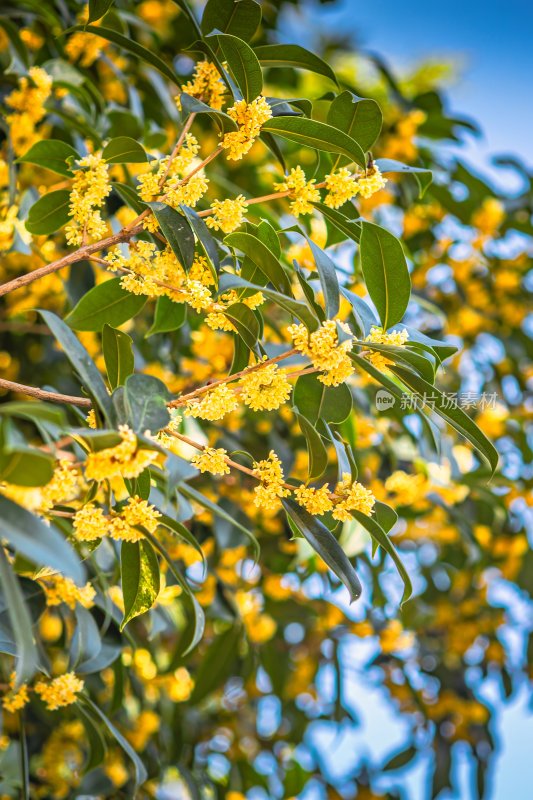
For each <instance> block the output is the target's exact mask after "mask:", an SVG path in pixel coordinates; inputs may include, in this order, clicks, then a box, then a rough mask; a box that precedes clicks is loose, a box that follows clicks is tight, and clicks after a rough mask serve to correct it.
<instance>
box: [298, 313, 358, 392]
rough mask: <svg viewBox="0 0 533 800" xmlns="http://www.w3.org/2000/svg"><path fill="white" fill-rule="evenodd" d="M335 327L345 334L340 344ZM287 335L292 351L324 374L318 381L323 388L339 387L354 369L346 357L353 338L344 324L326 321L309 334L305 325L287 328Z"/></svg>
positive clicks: (331, 320) (330, 320)
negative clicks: (299, 354)
mask: <svg viewBox="0 0 533 800" xmlns="http://www.w3.org/2000/svg"><path fill="white" fill-rule="evenodd" d="M337 326H339V327H340V329H341V330H342V331H343V333H345V334H346V338H345V339H344V340H343V341H339V330H338V327H337ZM288 332H289V334H290V336H291V338H292V340H293V343H294V346H295V348H296V349H297V350H298V351H299V352H300V353H302V354H303V355H305V356H307V357H308V358H310V359H311V361H312V363H313V366H315V367H316V368H317V369H318V370H321V371H323V373H324V374H323V375H319V378H318V379H319V381H321V382H322V383H324V384H325V385H326V386H338V385H339V384H340V383H342V382H343V381H345V380H346V378H348V377H349V376H350V375H352V373H353V371H354V368H353V365H352V362H351V360H350V357H349V355H348V353H349V352H350V350H351V349H352V346H353V337H352V333H351V331H350V329H349V327H348V326H347V325H346V324H345V323H343V322H336V321H335V320H333V319H328V320H326V321H325V322H323V323H322V325H321V326H320V328H318V329H317V330H316V331H313V332H312V333H309V331H308V330H307V328H306V327H305V326H304V325H290V326H289V328H288Z"/></svg>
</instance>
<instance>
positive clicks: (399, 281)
mask: <svg viewBox="0 0 533 800" xmlns="http://www.w3.org/2000/svg"><path fill="white" fill-rule="evenodd" d="M361 227H362V233H361V244H360V252H361V266H362V269H363V275H364V278H365V283H366V286H367V289H368V292H369V294H370V297H371V298H372V301H373V303H374V305H375V306H376V308H377V311H378V314H379V318H380V320H381V324H382V325H383V328H384V329H385V330H387V329H388V328H390V327H391V325H395V324H396V323H397V322H400V321H401V319H402V317H403V315H404V314H405V310H406V308H407V305H408V303H409V298H410V296H411V279H410V277H409V270H408V269H407V262H406V260H405V255H404V252H403V249H402V246H401V244H400V242H399V241H398V239H397V238H396V236H393V235H392V233H390V232H389V231H388V230H386V229H385V228H381V227H380V226H379V225H374V223H372V222H366V221H363V222H361Z"/></svg>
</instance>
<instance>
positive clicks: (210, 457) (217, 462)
mask: <svg viewBox="0 0 533 800" xmlns="http://www.w3.org/2000/svg"><path fill="white" fill-rule="evenodd" d="M227 455H228V451H227V450H224V448H223V447H219V448H218V449H217V448H215V447H206V448H205V450H204V451H203V452H202V453H199V454H198V455H197V456H194V458H192V459H191V464H193V465H194V466H195V467H197V468H198V469H199V470H200V472H210V473H211V474H212V475H228V474H229V472H230V468H229V467H228V465H227V464H226V457H227Z"/></svg>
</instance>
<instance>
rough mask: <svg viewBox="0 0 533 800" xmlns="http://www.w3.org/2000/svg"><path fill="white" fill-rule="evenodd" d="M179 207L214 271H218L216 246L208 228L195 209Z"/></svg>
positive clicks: (218, 261)
mask: <svg viewBox="0 0 533 800" xmlns="http://www.w3.org/2000/svg"><path fill="white" fill-rule="evenodd" d="M180 208H181V210H182V211H183V213H184V214H185V216H186V217H187V219H188V220H189V223H190V225H191V228H192V229H193V231H194V233H195V235H196V238H197V239H198V241H199V242H200V244H201V246H202V249H203V251H204V253H205V255H206V258H207V260H208V261H210V262H211V264H212V266H213V269H214V271H215V273H216V272H218V269H219V267H220V259H219V257H218V246H217V243H216V241H215V239H214V238H213V236H212V235H211V233H210V231H209V228H208V227H207V225H206V224H205V222H204V221H203V219H202V218H201V217H200V216H198V214H197V213H196V211H194V210H193V209H192V208H189V207H188V206H180Z"/></svg>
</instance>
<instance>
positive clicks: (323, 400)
mask: <svg viewBox="0 0 533 800" xmlns="http://www.w3.org/2000/svg"><path fill="white" fill-rule="evenodd" d="M293 403H294V405H295V406H296V408H297V409H298V411H299V412H300V414H302V415H303V416H304V417H305V418H306V419H308V420H309V422H311V423H312V424H313V425H315V424H316V423H317V422H318V420H319V419H323V420H324V421H325V422H331V423H333V424H334V425H340V423H341V422H344V420H345V419H347V418H348V416H349V415H350V412H351V410H352V395H351V392H350V390H349V388H348V386H347V385H346V384H345V383H341V384H340V385H339V386H325V385H324V384H323V383H322V381H319V380H318V376H317V375H315V374H313V373H311V374H310V375H300V377H299V378H298V380H297V381H296V384H295V386H294V393H293Z"/></svg>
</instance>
